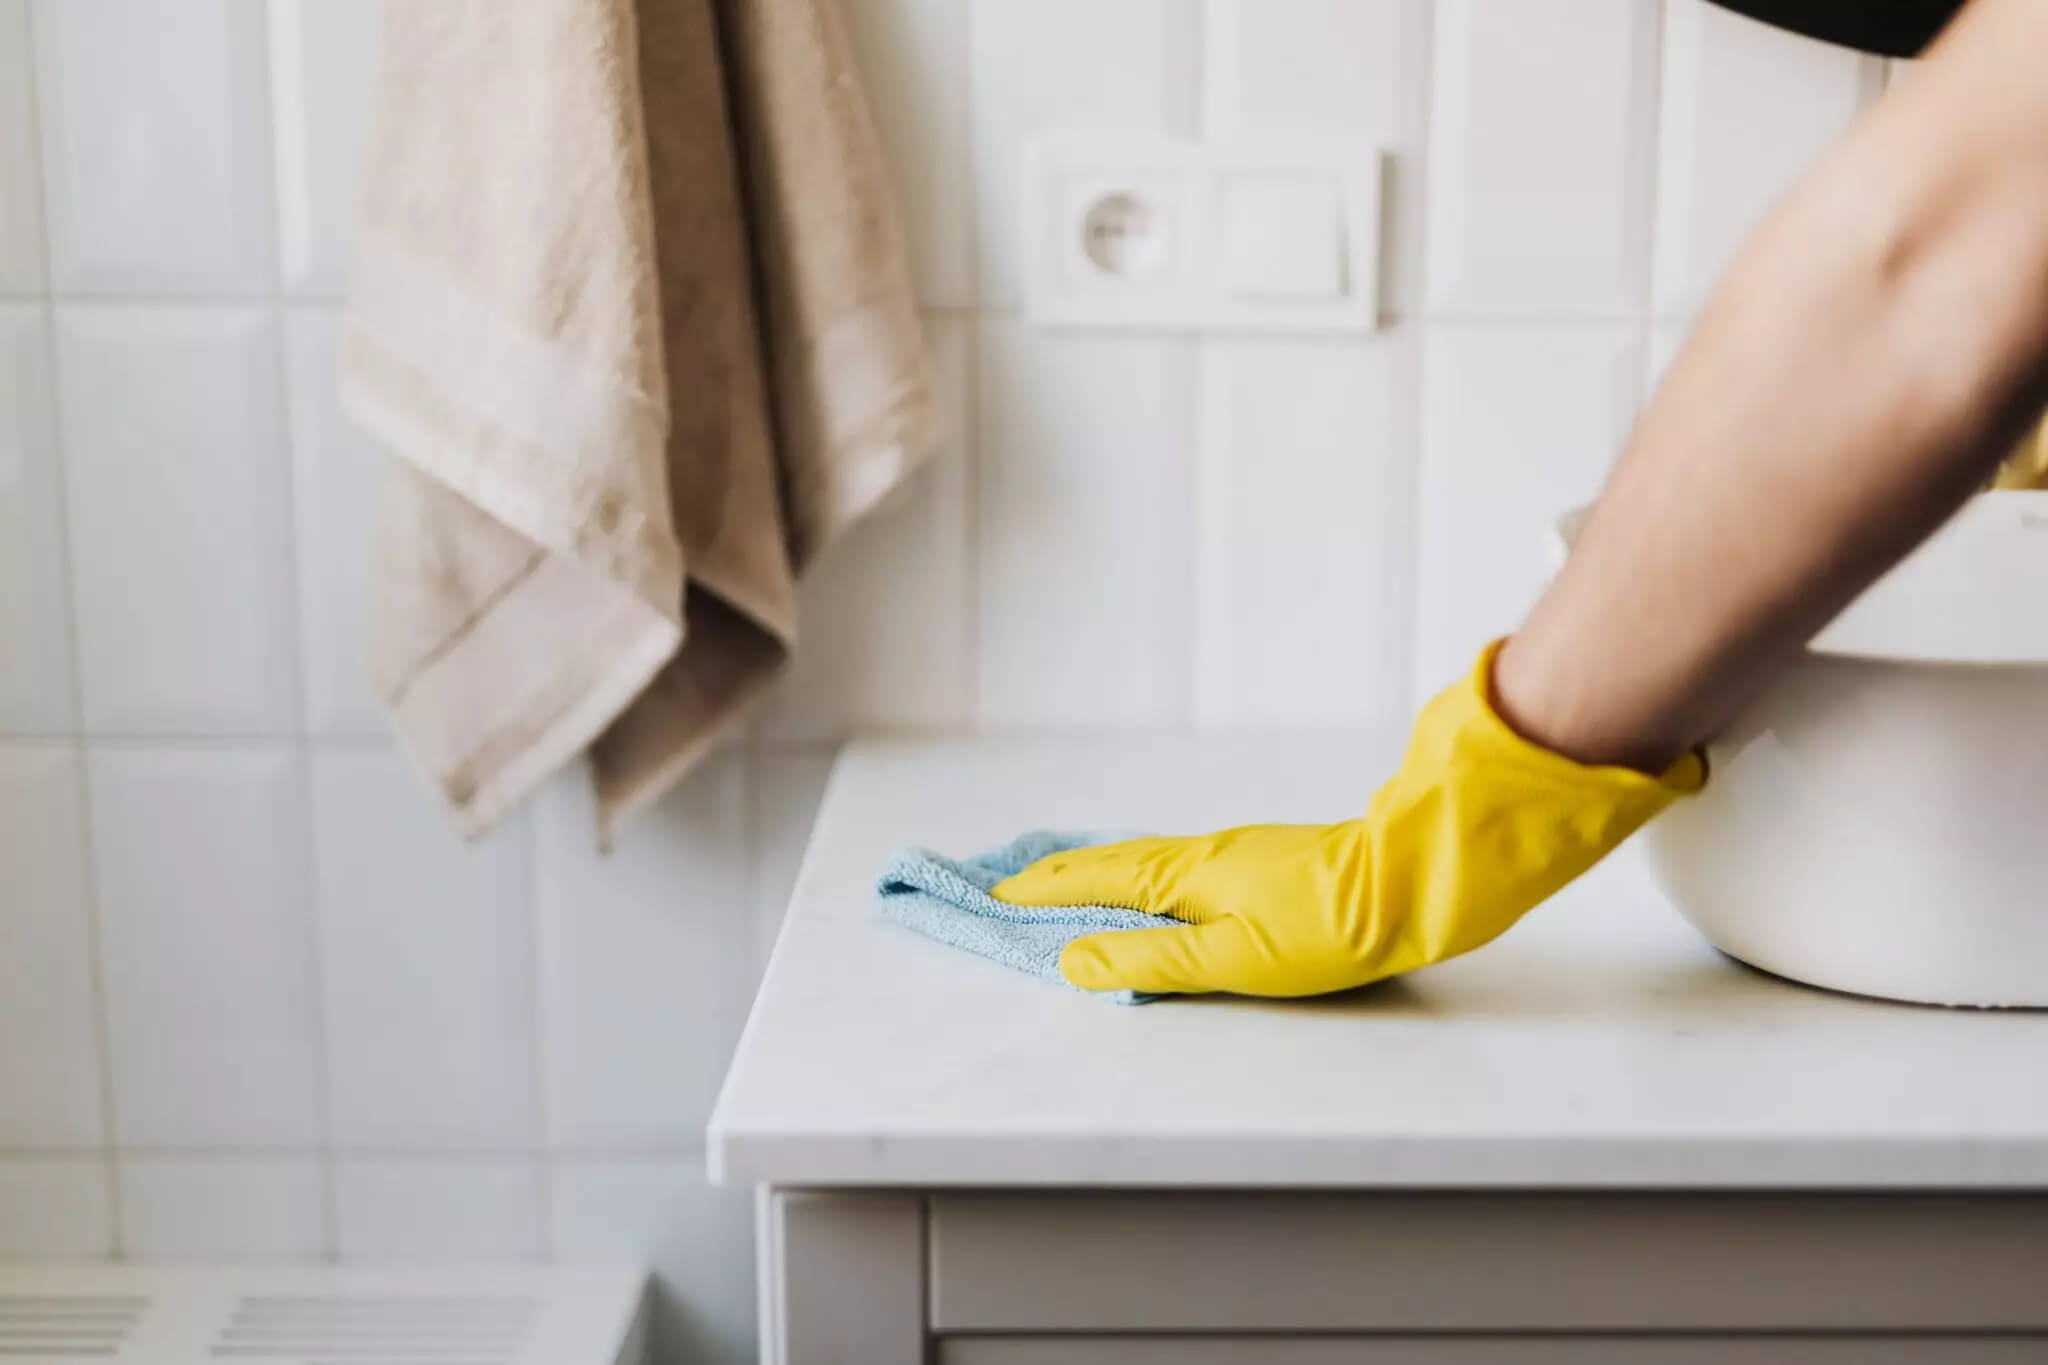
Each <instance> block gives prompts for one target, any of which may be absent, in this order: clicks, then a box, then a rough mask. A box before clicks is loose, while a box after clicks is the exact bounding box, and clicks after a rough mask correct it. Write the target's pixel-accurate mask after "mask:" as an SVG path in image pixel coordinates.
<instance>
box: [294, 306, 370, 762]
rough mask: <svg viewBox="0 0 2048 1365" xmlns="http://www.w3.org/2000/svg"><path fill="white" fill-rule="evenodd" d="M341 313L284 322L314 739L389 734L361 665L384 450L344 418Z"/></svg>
mask: <svg viewBox="0 0 2048 1365" xmlns="http://www.w3.org/2000/svg"><path fill="white" fill-rule="evenodd" d="M340 330H341V319H340V311H339V309H337V308H330V307H302V308H294V309H292V310H291V312H290V313H289V314H288V315H287V316H286V318H285V382H286V392H287V403H286V406H287V408H288V409H289V410H290V414H291V422H290V428H291V470H292V491H293V494H294V508H293V512H294V519H293V525H294V526H295V528H296V530H297V535H296V536H295V538H294V539H295V540H296V542H297V551H298V563H297V571H296V577H297V580H298V589H299V603H298V607H299V634H300V644H301V648H302V649H303V651H304V653H303V658H304V663H303V664H302V666H301V669H300V682H301V683H302V684H303V686H304V689H305V695H304V700H303V705H304V707H305V717H306V727H307V729H309V730H311V731H312V732H313V733H314V734H316V735H321V736H329V737H341V736H348V735H362V736H375V735H378V734H381V733H383V721H382V719H381V714H380V712H379V711H378V708H377V702H376V698H375V697H374V696H373V695H372V694H371V691H370V680H369V675H368V673H367V672H366V670H365V668H364V664H363V650H362V640H363V637H364V634H365V632H366V631H367V629H368V627H369V605H370V545H371V535H372V530H371V528H372V523H373V511H374V508H375V505H376V490H377V473H378V460H379V459H380V456H379V454H378V450H377V446H376V443H375V442H373V441H371V440H370V438H369V437H368V436H367V435H365V434H364V433H363V432H362V430H361V429H360V428H358V427H357V426H356V425H355V424H354V423H352V422H350V421H348V420H347V419H346V418H344V417H343V416H342V415H341V401H340V394H339V391H338V389H337V386H336V384H335V378H334V376H335V373H336V372H335V360H336V349H337V345H338V342H339V339H340Z"/></svg>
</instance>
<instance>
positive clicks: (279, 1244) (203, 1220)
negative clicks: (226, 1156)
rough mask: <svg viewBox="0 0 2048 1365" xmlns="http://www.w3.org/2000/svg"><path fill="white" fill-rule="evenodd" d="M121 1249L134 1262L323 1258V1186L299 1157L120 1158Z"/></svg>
mask: <svg viewBox="0 0 2048 1365" xmlns="http://www.w3.org/2000/svg"><path fill="white" fill-rule="evenodd" d="M117 1180H118V1184H119V1188H120V1209H121V1247H122V1250H123V1251H124V1252H125V1253H126V1254H127V1255H129V1256H130V1257H133V1258H135V1259H138V1260H150V1261H229V1262H235V1263H239V1264H249V1263H252V1262H258V1261H272V1262H276V1261H310V1260H316V1259H318V1258H320V1257H321V1256H323V1255H325V1254H326V1252H327V1243H328V1237H327V1196H326V1181H325V1178H324V1177H323V1175H322V1173H321V1169H320V1163H319V1162H317V1161H313V1160H308V1159H305V1158H286V1159H277V1158H268V1159H266V1158H251V1157H243V1158H237V1159H233V1160H220V1159H218V1158H209V1159H206V1160H191V1159H184V1160H177V1159H166V1158H162V1157H151V1158H142V1159H136V1160H124V1161H122V1162H121V1163H120V1166H119V1169H118V1171H117Z"/></svg>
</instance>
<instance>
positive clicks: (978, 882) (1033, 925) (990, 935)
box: [875, 830, 1175, 1005]
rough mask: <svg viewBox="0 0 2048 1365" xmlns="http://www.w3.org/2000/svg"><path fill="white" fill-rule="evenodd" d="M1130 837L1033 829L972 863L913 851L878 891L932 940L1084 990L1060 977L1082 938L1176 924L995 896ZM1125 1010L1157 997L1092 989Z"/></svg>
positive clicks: (1136, 913) (901, 918) (903, 920)
mask: <svg viewBox="0 0 2048 1365" xmlns="http://www.w3.org/2000/svg"><path fill="white" fill-rule="evenodd" d="M1131 837H1132V836H1131V835H1128V834H1108V833H1094V834H1062V833H1056V832H1054V831H1051V830H1033V831H1032V832H1031V833H1029V834H1020V835H1018V836H1017V837H1016V838H1015V839H1012V840H1011V841H1010V842H1009V843H1007V844H1004V845H1003V846H1002V847H1001V848H998V849H992V850H990V851H989V852H987V853H983V854H981V855H979V856H978V857H974V858H968V859H965V860H961V859H955V858H948V857H945V856H944V855H942V854H938V853H933V852H931V851H930V850H929V849H922V848H907V849H904V850H903V851H902V852H900V853H898V854H897V855H896V856H895V857H893V858H891V859H890V860H889V866H888V867H887V868H885V869H883V872H882V878H881V881H880V883H879V884H878V885H877V886H876V888H875V889H876V892H877V893H878V894H879V895H880V897H881V901H882V913H883V914H885V915H887V916H888V917H889V918H890V919H892V920H895V921H896V922H897V923H898V924H901V925H903V926H904V927H906V928H910V929H915V930H916V931H917V932H918V933H920V934H923V935H925V936H926V937H928V938H935V939H937V940H938V941H939V942H941V943H950V944H952V945H953V946H954V947H955V948H965V949H966V950H967V951H968V952H970V953H979V954H981V955H982V956H983V957H986V958H991V959H993V960H995V961H997V962H1000V963H1002V964H1003V965H1004V966H1006V967H1015V968H1016V969H1017V970H1018V971H1020V972H1029V973H1031V975H1033V976H1042V977H1044V978H1045V979H1046V980H1048V981H1057V982H1059V983H1060V984H1061V985H1064V986H1068V987H1069V988H1070V989H1079V988H1078V987H1074V986H1072V983H1070V982H1068V980H1067V979H1066V978H1065V977H1063V976H1061V975H1060V949H1062V948H1064V947H1066V946H1067V944H1069V943H1070V942H1072V941H1073V940H1075V939H1077V938H1079V937H1081V936H1082V935H1083V934H1093V933H1099V932H1100V931H1102V930H1105V929H1162V928H1165V927H1167V926H1169V925H1171V924H1173V923H1175V921H1173V920H1170V919H1167V918H1166V917H1165V916H1163V915H1148V914H1146V913H1144V912H1143V911H1141V910H1120V909H1117V908H1116V907H1114V906H1109V905H1076V906H1023V905H1010V904H1008V903H1007V902H1004V901H999V900H997V899H996V898H995V897H994V896H991V895H990V894H989V891H990V890H991V889H992V888H994V886H995V884H996V883H997V882H999V881H1001V880H1002V879H1003V878H1005V877H1007V876H1009V875H1011V874H1012V873H1015V872H1022V871H1023V870H1024V869H1025V868H1026V867H1028V866H1030V865H1031V864H1032V863H1035V862H1037V861H1038V860H1039V859H1040V858H1043V857H1045V856H1046V855H1047V854H1048V853H1062V852H1065V851H1066V850H1067V849H1070V848H1085V847H1087V846H1088V845H1090V844H1106V843H1114V842H1116V841H1117V840H1119V839H1128V838H1131ZM1090 994H1093V995H1106V996H1108V997H1110V998H1111V999H1112V1000H1115V1001H1116V1002H1117V1003H1118V1004H1123V1005H1142V1004H1144V1003H1145V1002H1146V1001H1147V1000H1156V999H1158V997H1157V996H1156V995H1141V994H1140V993H1138V992H1137V991H1091V992H1090Z"/></svg>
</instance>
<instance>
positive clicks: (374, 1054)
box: [313, 750, 539, 1148]
mask: <svg viewBox="0 0 2048 1365" xmlns="http://www.w3.org/2000/svg"><path fill="white" fill-rule="evenodd" d="M426 800H427V798H426V795H425V789H424V787H423V785H422V784H421V783H420V781H419V780H418V779H417V778H416V777H415V776H414V775H413V774H412V773H411V772H410V771H408V770H407V768H406V766H405V763H404V761H403V760H402V759H400V758H399V757H398V756H397V755H395V754H392V753H389V752H385V751H382V750H370V751H360V752H358V751H348V752H327V753H319V754H316V755H315V756H314V758H313V831H314V849H315V853H314V859H315V866H316V868H317V869H318V873H317V876H318V883H319V889H318V892H317V900H318V904H319V923H320V947H321V958H322V966H323V982H322V985H323V991H322V994H323V998H324V1000H325V1003H326V1036H327V1070H328V1078H329V1083H330V1088H331V1100H330V1102H331V1104H332V1112H331V1115H330V1118H331V1121H332V1124H333V1132H334V1138H335V1140H336V1142H338V1143H339V1144H341V1145H342V1146H348V1147H427V1148H447V1147H514V1146H520V1145H522V1144H527V1143H531V1142H532V1141H533V1140H534V1139H535V1137H536V1136H537V1134H538V1129H539V1124H538V1119H539V1114H538V1101H539V1096H538V1086H537V1083H536V1061H535V1056H534V1013H533V1000H534V995H533V922H532V919H533V917H532V906H531V902H530V893H529V886H528V876H527V858H528V855H527V841H526V828H525V821H524V819H523V818H515V819H514V820H512V821H511V822H509V823H508V824H507V825H506V826H504V827H502V828H500V829H499V830H498V831H497V832H495V833H494V834H492V835H491V836H490V837H489V838H486V839H483V840H481V841H479V842H477V843H475V844H469V845H465V844H463V843H460V842H458V841H457V840H455V839H453V838H451V837H449V835H448V832H447V831H446V830H445V829H443V828H442V827H441V826H439V825H438V824H436V823H435V822H434V821H432V820H423V819H421V818H420V816H421V814H422V808H423V807H424V806H425V804H426Z"/></svg>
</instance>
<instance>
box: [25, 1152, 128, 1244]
mask: <svg viewBox="0 0 2048 1365" xmlns="http://www.w3.org/2000/svg"><path fill="white" fill-rule="evenodd" d="M113 1209H114V1203H113V1196H112V1194H111V1192H110V1190H109V1176H108V1173H107V1166H106V1163H105V1162H103V1161H89V1160H80V1159H78V1158H75V1157H57V1158H49V1159H23V1160H0V1261H68V1260H84V1259H88V1258H93V1257H101V1256H105V1255H106V1254H107V1253H108V1252H110V1251H112V1250H113V1249H114V1225H113Z"/></svg>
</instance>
